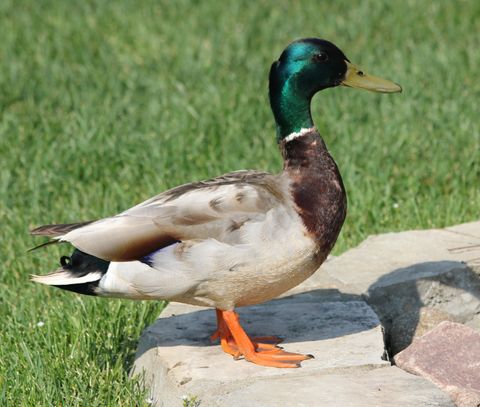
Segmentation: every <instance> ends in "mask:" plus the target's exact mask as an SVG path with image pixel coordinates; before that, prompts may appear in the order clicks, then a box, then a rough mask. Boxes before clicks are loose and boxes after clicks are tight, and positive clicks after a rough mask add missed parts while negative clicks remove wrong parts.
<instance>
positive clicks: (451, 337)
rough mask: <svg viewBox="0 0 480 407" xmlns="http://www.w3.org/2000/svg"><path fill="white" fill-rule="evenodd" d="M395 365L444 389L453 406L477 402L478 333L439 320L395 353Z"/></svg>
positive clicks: (479, 387)
mask: <svg viewBox="0 0 480 407" xmlns="http://www.w3.org/2000/svg"><path fill="white" fill-rule="evenodd" d="M395 362H396V364H397V366H398V367H400V368H402V369H404V370H406V371H408V372H410V373H414V374H418V375H420V376H423V377H425V378H427V379H429V380H430V381H432V382H433V383H435V384H436V385H437V386H439V387H440V388H441V389H443V390H445V391H446V392H447V393H448V394H450V396H451V397H452V399H453V400H454V401H455V403H456V405H457V406H464V407H470V406H478V405H480V333H478V332H476V331H474V330H473V329H471V328H469V327H467V326H465V325H462V324H457V323H454V322H448V321H446V322H442V323H440V324H439V325H438V326H437V327H436V328H434V329H433V330H431V331H430V332H428V333H426V334H425V335H423V336H422V337H420V338H417V339H415V340H414V341H413V343H412V344H411V345H410V346H409V347H408V348H406V349H405V350H403V351H402V352H400V353H399V354H397V355H396V356H395Z"/></svg>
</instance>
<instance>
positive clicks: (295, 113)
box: [269, 38, 402, 141]
mask: <svg viewBox="0 0 480 407" xmlns="http://www.w3.org/2000/svg"><path fill="white" fill-rule="evenodd" d="M338 85H344V86H350V87H355V88H362V89H367V90H371V91H374V92H385V93H390V92H400V91H401V90H402V89H401V87H400V86H399V85H397V84H395V83H393V82H390V81H387V80H385V79H381V78H377V77H374V76H371V75H367V74H365V73H364V72H363V71H362V70H361V69H360V68H358V67H357V66H355V65H353V64H351V63H350V61H349V59H348V58H347V57H346V56H345V54H344V53H343V52H342V51H341V50H340V49H339V48H337V47H336V46H335V45H334V44H332V43H331V42H329V41H325V40H321V39H318V38H305V39H301V40H298V41H295V42H293V43H292V44H290V45H289V46H288V47H287V48H286V49H285V50H284V51H283V52H282V55H280V58H279V59H278V61H275V62H274V63H273V64H272V67H271V69H270V92H269V93H270V104H271V106H272V110H273V114H274V116H275V121H276V124H277V138H278V140H279V141H280V140H282V139H283V138H285V137H287V136H288V135H289V134H291V133H295V132H299V131H300V130H301V129H302V128H310V127H313V120H312V117H311V114H310V102H311V99H312V97H313V95H315V93H317V92H318V91H320V90H322V89H326V88H330V87H333V86H338Z"/></svg>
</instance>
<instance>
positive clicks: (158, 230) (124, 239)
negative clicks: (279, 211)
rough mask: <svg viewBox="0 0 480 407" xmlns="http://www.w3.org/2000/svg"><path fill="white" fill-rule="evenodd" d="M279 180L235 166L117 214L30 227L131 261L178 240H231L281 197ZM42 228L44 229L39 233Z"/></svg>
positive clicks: (109, 256)
mask: <svg viewBox="0 0 480 407" xmlns="http://www.w3.org/2000/svg"><path fill="white" fill-rule="evenodd" d="M285 189H286V188H285V187H284V186H283V184H282V182H281V179H280V178H279V177H278V176H276V175H272V174H269V173H265V172H258V171H237V172H233V173H229V174H225V175H223V176H221V177H217V178H214V179H211V180H208V181H201V182H196V183H191V184H186V185H181V186H179V187H176V188H173V189H171V190H169V191H165V192H163V193H161V194H160V195H157V196H155V197H153V198H151V199H149V200H147V201H145V202H143V203H141V204H139V205H137V206H134V207H133V208H131V209H129V210H127V211H125V212H122V213H120V214H118V215H116V216H113V217H110V218H105V219H101V220H98V221H95V222H92V223H88V224H85V225H82V224H78V225H77V226H75V225H63V226H65V229H64V232H63V231H62V227H61V226H55V225H47V226H44V227H40V228H37V229H35V230H33V231H32V233H33V234H37V235H47V236H50V237H53V238H54V239H56V240H57V241H66V242H70V243H71V244H72V245H73V246H75V247H76V248H78V249H79V250H81V251H83V252H85V253H88V254H90V255H93V256H96V257H99V258H101V259H104V260H111V261H131V260H136V259H141V258H142V257H144V256H147V255H148V254H150V253H152V252H154V251H156V250H159V249H161V248H162V247H166V246H169V245H170V244H172V243H174V242H177V241H184V240H192V239H207V238H213V239H217V240H219V241H225V242H234V240H235V239H239V238H240V237H239V236H240V235H241V233H240V230H239V229H241V226H242V225H243V224H244V223H245V222H248V221H250V220H252V219H258V218H261V217H262V216H265V214H266V213H267V212H268V211H269V210H270V209H271V208H273V207H274V206H276V205H279V204H281V203H282V202H284V201H285V199H286V198H285V197H286V194H287V192H286V191H285ZM42 231H43V232H44V233H43V232H42Z"/></svg>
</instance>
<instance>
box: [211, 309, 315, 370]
mask: <svg viewBox="0 0 480 407" xmlns="http://www.w3.org/2000/svg"><path fill="white" fill-rule="evenodd" d="M217 322H218V328H217V331H216V332H215V333H214V334H213V335H212V337H211V339H212V340H215V339H217V338H220V343H221V346H222V349H223V350H224V352H226V353H229V354H231V355H233V357H235V358H239V357H240V356H243V357H244V358H245V359H246V360H248V361H249V362H252V363H256V364H258V365H263V366H271V367H282V368H292V367H300V362H301V361H302V360H307V359H311V358H312V357H313V356H311V355H301V354H298V353H290V352H285V351H284V350H282V348H280V347H278V346H276V345H275V343H278V342H279V341H280V339H279V338H276V337H262V338H254V339H253V340H252V339H250V337H249V336H248V335H247V334H246V332H245V331H244V330H243V328H242V327H241V325H240V321H239V318H238V314H237V313H236V312H234V311H221V310H217ZM256 339H262V340H265V341H267V342H273V343H261V342H258V341H257V340H256Z"/></svg>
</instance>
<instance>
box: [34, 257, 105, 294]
mask: <svg viewBox="0 0 480 407" xmlns="http://www.w3.org/2000/svg"><path fill="white" fill-rule="evenodd" d="M60 264H61V267H60V268H59V269H58V270H56V271H54V272H53V273H50V274H47V275H43V276H32V281H34V282H37V283H41V284H46V285H51V286H54V287H58V288H61V289H63V290H68V291H73V292H76V293H79V294H85V295H98V294H97V287H98V285H99V283H100V280H101V279H102V277H103V276H104V275H105V274H106V272H107V271H108V267H109V265H110V262H109V261H105V260H102V259H99V258H98V257H95V256H91V255H89V254H87V253H84V252H82V251H80V250H78V249H76V250H75V251H74V252H73V253H72V255H71V256H70V257H68V256H62V257H61V259H60Z"/></svg>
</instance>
